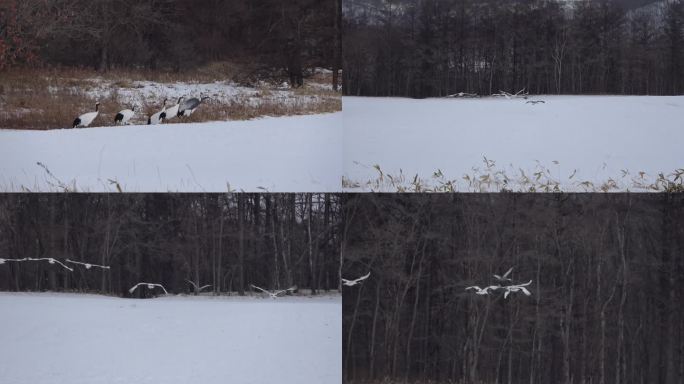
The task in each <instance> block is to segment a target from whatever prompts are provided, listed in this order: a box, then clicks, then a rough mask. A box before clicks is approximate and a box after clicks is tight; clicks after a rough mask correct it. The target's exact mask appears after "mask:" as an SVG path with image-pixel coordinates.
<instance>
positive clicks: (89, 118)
mask: <svg viewBox="0 0 684 384" xmlns="http://www.w3.org/2000/svg"><path fill="white" fill-rule="evenodd" d="M99 107H100V103H99V102H97V103H95V112H88V113H84V114H82V115H81V116H79V117H77V118H76V119H75V120H74V124H73V128H84V127H87V126H89V125H90V124H91V123H92V122H93V120H95V118H96V117H97V115H98V114H99V113H100V111H99Z"/></svg>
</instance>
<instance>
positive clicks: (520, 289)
mask: <svg viewBox="0 0 684 384" xmlns="http://www.w3.org/2000/svg"><path fill="white" fill-rule="evenodd" d="M530 284H532V280H530V281H528V282H527V283H525V284H516V285H509V286H506V287H503V289H505V290H506V292H504V299H505V298H507V297H508V295H510V294H511V292H522V293H524V294H525V296H531V295H532V293H531V292H530V291H528V290H527V288H525V287H527V286H528V285H530Z"/></svg>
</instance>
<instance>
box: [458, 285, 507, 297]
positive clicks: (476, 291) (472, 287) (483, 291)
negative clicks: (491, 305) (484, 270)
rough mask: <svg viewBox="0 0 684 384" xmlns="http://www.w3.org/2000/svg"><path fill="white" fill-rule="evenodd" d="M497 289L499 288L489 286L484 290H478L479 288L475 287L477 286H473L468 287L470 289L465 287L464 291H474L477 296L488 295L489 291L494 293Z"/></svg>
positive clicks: (497, 286)
mask: <svg viewBox="0 0 684 384" xmlns="http://www.w3.org/2000/svg"><path fill="white" fill-rule="evenodd" d="M499 288H501V286H500V285H490V286H489V287H484V288H480V287H479V286H477V285H473V286H470V287H466V289H465V290H466V291H469V290H471V289H474V290H475V293H476V294H478V295H489V291H490V290H492V291H496V290H497V289H499Z"/></svg>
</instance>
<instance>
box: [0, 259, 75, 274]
mask: <svg viewBox="0 0 684 384" xmlns="http://www.w3.org/2000/svg"><path fill="white" fill-rule="evenodd" d="M8 261H47V262H48V263H50V264H59V265H61V266H62V267H64V268H65V269H67V270H69V272H73V269H72V268H69V267H68V266H66V265H65V264H64V263H62V262H61V261H59V260H57V259H55V258H53V257H40V258H33V257H24V258H23V259H0V264H5V263H6V262H8Z"/></svg>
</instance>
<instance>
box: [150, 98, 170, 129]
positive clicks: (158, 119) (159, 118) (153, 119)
mask: <svg viewBox="0 0 684 384" xmlns="http://www.w3.org/2000/svg"><path fill="white" fill-rule="evenodd" d="M164 119H166V99H164V106H163V107H162V110H161V111H159V112H157V113H155V114H154V115H152V116H150V117H149V118H148V119H147V124H153V125H155V124H161V123H163V122H164Z"/></svg>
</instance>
